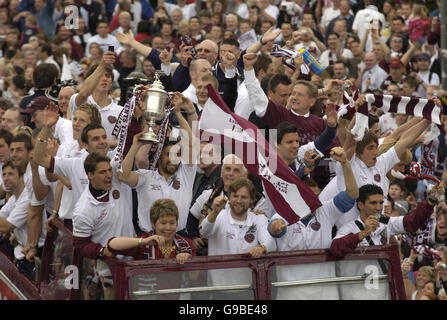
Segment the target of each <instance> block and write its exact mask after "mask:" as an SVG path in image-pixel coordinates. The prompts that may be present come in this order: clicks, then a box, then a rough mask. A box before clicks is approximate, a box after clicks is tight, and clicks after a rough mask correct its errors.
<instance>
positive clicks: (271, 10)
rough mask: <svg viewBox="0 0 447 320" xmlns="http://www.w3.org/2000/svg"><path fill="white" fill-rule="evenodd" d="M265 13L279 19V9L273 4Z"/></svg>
mask: <svg viewBox="0 0 447 320" xmlns="http://www.w3.org/2000/svg"><path fill="white" fill-rule="evenodd" d="M265 12H266V13H267V14H268V15H269V16H271V17H272V18H275V19H278V15H279V9H278V7H276V6H274V5H272V4H271V5H269V6H268V7H267V8H266V9H265Z"/></svg>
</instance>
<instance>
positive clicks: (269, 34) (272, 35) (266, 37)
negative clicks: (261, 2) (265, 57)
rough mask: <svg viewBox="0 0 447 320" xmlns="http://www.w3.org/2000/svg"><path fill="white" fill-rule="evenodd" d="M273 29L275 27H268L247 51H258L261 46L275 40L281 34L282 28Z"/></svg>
mask: <svg viewBox="0 0 447 320" xmlns="http://www.w3.org/2000/svg"><path fill="white" fill-rule="evenodd" d="M273 29H274V28H273V27H271V28H270V29H268V30H267V31H266V32H265V33H264V34H263V35H262V37H261V38H260V39H259V40H258V41H256V42H255V43H253V44H252V45H251V46H249V47H248V48H247V53H256V52H258V51H259V50H261V47H262V46H264V45H265V44H266V43H267V42H269V41H273V40H275V39H276V38H277V37H278V36H279V35H280V34H281V30H279V31H275V32H273ZM244 63H245V60H244Z"/></svg>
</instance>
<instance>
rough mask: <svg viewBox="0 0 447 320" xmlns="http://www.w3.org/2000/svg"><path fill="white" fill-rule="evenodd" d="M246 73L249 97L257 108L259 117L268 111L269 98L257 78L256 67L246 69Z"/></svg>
mask: <svg viewBox="0 0 447 320" xmlns="http://www.w3.org/2000/svg"><path fill="white" fill-rule="evenodd" d="M244 75H245V86H246V88H247V91H248V96H249V99H250V101H251V103H252V105H253V106H254V108H255V111H256V115H257V116H258V117H263V116H264V115H265V113H266V111H267V107H268V103H269V99H268V98H267V96H266V95H265V93H264V91H263V90H262V88H261V85H260V84H259V81H258V79H257V78H256V75H255V70H254V69H251V70H248V71H244Z"/></svg>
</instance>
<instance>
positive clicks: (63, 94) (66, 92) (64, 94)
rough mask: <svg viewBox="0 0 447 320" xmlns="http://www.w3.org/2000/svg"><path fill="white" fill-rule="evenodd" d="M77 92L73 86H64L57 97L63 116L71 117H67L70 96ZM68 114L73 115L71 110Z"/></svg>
mask: <svg viewBox="0 0 447 320" xmlns="http://www.w3.org/2000/svg"><path fill="white" fill-rule="evenodd" d="M75 93H76V91H75V89H73V88H72V87H63V88H62V89H61V91H59V95H58V96H57V98H58V100H59V110H60V111H61V112H62V117H63V118H66V119H69V118H67V110H68V106H69V104H70V98H71V96H72V95H74V94H75ZM68 115H69V116H70V117H71V112H68ZM69 120H71V119H69Z"/></svg>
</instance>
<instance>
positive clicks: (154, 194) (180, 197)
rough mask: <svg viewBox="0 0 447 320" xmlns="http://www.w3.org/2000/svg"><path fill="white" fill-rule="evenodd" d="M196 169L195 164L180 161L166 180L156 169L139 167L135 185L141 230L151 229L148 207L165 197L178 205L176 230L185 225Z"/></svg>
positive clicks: (147, 230)
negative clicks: (175, 169) (190, 164)
mask: <svg viewBox="0 0 447 320" xmlns="http://www.w3.org/2000/svg"><path fill="white" fill-rule="evenodd" d="M196 170H197V166H196V165H193V166H189V165H185V164H183V163H181V164H180V165H179V167H178V169H177V171H176V172H175V173H174V174H173V175H172V176H171V177H170V178H169V179H168V180H166V179H165V178H164V177H163V176H162V175H160V173H159V172H158V170H145V169H140V170H138V171H137V172H136V173H137V174H138V183H137V185H136V186H135V189H136V190H137V195H138V219H139V226H140V228H141V229H142V230H143V231H145V232H149V231H150V230H152V224H151V221H150V217H149V213H150V209H151V208H152V205H153V204H154V202H155V201H156V200H158V199H165V198H169V199H172V200H174V202H175V204H176V205H177V207H178V212H179V218H178V226H177V231H179V230H182V229H184V228H185V227H186V221H187V219H188V214H189V206H190V205H191V201H192V188H193V184H194V179H195V176H196Z"/></svg>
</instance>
